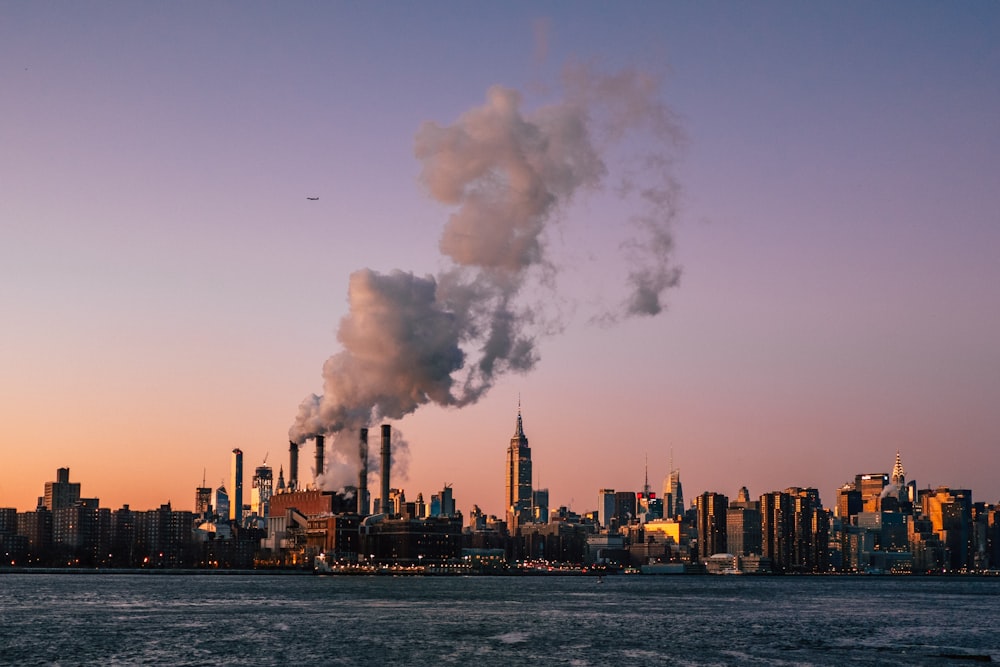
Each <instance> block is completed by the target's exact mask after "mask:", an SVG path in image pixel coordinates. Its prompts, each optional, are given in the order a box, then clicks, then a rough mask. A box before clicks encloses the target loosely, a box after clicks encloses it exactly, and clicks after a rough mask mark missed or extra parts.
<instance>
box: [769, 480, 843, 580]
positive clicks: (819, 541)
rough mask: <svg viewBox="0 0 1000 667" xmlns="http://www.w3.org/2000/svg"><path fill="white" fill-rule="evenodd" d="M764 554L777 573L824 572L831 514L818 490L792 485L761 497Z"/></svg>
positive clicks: (827, 559)
mask: <svg viewBox="0 0 1000 667" xmlns="http://www.w3.org/2000/svg"><path fill="white" fill-rule="evenodd" d="M760 513H761V541H762V543H763V549H762V551H763V555H764V556H767V557H768V558H770V559H771V564H772V566H773V567H774V569H775V570H776V571H778V572H792V571H798V572H825V571H826V570H827V568H828V567H829V541H830V539H829V538H830V515H829V512H827V511H826V510H825V509H823V504H822V502H820V499H819V492H818V491H817V490H816V489H812V488H809V489H800V488H798V487H791V488H788V489H785V490H784V491H775V492H773V493H765V494H764V495H762V496H761V497H760Z"/></svg>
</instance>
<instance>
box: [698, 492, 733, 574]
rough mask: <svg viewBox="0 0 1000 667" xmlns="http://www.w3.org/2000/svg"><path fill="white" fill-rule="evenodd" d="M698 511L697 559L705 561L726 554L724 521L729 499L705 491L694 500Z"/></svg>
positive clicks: (725, 527) (719, 494)
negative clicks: (716, 555)
mask: <svg viewBox="0 0 1000 667" xmlns="http://www.w3.org/2000/svg"><path fill="white" fill-rule="evenodd" d="M695 509H696V510H697V511H698V557H699V558H700V559H707V558H709V557H710V556H713V555H715V554H723V553H726V552H727V549H728V545H727V544H726V529H727V526H726V520H727V514H726V512H727V510H728V509H729V498H727V497H726V496H724V495H723V494H721V493H712V492H709V491H706V492H705V493H703V494H701V495H700V496H698V497H697V498H695Z"/></svg>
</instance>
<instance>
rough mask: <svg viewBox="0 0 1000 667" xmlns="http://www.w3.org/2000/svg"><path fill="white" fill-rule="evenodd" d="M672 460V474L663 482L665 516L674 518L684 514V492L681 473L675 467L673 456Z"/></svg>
mask: <svg viewBox="0 0 1000 667" xmlns="http://www.w3.org/2000/svg"><path fill="white" fill-rule="evenodd" d="M670 459H671V466H670V468H671V469H670V474H669V475H667V478H666V479H665V480H663V516H665V517H670V518H674V517H677V516H680V515H682V514H684V492H683V490H682V489H681V471H680V469H679V468H674V467H673V456H671V457H670Z"/></svg>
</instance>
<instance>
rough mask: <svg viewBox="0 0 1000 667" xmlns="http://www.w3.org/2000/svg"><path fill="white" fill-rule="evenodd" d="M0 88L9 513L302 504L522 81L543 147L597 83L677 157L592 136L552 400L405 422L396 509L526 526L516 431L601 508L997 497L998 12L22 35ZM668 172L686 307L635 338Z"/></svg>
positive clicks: (120, 23) (195, 17)
mask: <svg viewBox="0 0 1000 667" xmlns="http://www.w3.org/2000/svg"><path fill="white" fill-rule="evenodd" d="M0 55H2V57H0V72H2V76H0V81H2V82H3V84H2V92H0V272H2V274H0V307H2V312H3V326H2V327H0V341H2V345H0V370H2V376H0V377H2V382H0V462H2V469H3V473H4V474H3V475H2V477H0V506H2V507H16V508H18V509H19V510H21V511H24V510H28V509H32V508H34V506H35V502H36V498H37V496H39V495H41V494H42V492H43V485H44V483H45V482H46V481H50V480H53V479H55V471H56V469H57V468H59V467H69V468H70V470H71V479H72V480H73V481H78V482H81V483H82V485H83V488H82V492H83V495H84V496H86V497H95V496H96V497H99V498H100V499H101V502H102V506H105V507H111V508H117V507H120V506H121V505H122V504H123V503H128V504H130V505H131V507H132V508H133V509H149V508H153V507H157V506H159V505H160V504H161V503H165V502H168V501H170V502H171V503H172V504H173V506H174V508H175V509H192V508H193V504H194V489H195V487H196V486H200V485H201V482H202V476H203V473H204V475H205V478H206V481H207V483H208V484H209V485H210V486H213V487H214V486H218V485H219V484H220V483H221V482H223V481H225V483H226V484H227V485H228V475H229V457H230V452H231V450H232V449H233V448H234V447H239V448H241V449H242V450H243V452H244V453H245V457H246V458H245V464H244V466H245V469H246V470H247V471H248V472H247V478H246V481H245V485H246V486H247V487H249V476H250V474H252V470H253V468H254V467H255V466H256V465H259V464H260V463H261V462H262V461H263V460H264V459H265V457H267V463H268V465H271V466H273V467H274V470H275V475H277V472H278V467H279V466H282V465H283V466H285V469H286V471H287V466H288V437H289V435H288V434H289V428H290V426H292V424H293V422H294V421H295V419H296V415H297V413H298V411H299V406H300V403H301V402H302V401H303V399H305V398H307V397H309V396H310V395H312V394H322V393H323V389H324V384H323V382H324V380H323V377H322V370H323V365H324V363H325V362H326V361H327V359H328V358H330V357H331V356H333V355H337V354H338V353H340V352H341V351H342V344H341V342H339V340H338V338H337V331H338V328H339V326H340V322H341V320H342V318H344V317H345V316H346V315H348V286H349V281H350V279H351V275H352V274H354V273H355V272H357V271H359V270H362V269H371V270H373V271H376V272H378V273H379V274H380V275H383V274H384V275H388V274H391V272H392V271H394V270H397V269H398V270H402V271H405V272H410V273H412V274H413V275H414V276H416V277H418V278H424V277H427V276H432V275H433V276H439V275H442V272H445V271H447V270H448V268H449V262H450V260H449V259H448V258H447V257H445V256H443V255H442V252H441V249H440V248H439V244H440V242H441V239H442V230H443V229H444V228H445V225H446V223H447V222H448V221H449V218H450V217H451V216H452V215H453V214H455V213H456V210H457V208H456V205H455V204H454V202H448V201H443V200H442V198H441V197H438V198H435V197H434V196H432V195H433V193H432V192H430V190H432V189H433V188H432V187H431V186H430V185H429V184H428V182H427V177H426V172H425V171H424V170H425V168H426V165H425V163H424V162H422V160H421V157H420V155H419V153H420V146H422V145H423V140H424V139H425V138H426V136H427V135H425V134H422V133H423V132H427V131H428V130H427V128H429V127H437V128H438V129H442V128H455V127H457V126H459V125H460V124H462V123H463V122H465V121H466V120H468V119H469V118H471V116H470V112H472V111H473V110H476V109H482V108H484V107H485V105H487V104H489V103H490V102H489V101H491V100H495V98H494V97H490V92H489V91H491V87H493V86H502V87H503V88H502V90H506V91H509V92H512V93H513V92H514V91H516V93H517V94H519V95H520V106H519V112H520V113H521V114H523V115H524V117H526V118H537V117H540V116H542V115H543V114H544V112H543V111H541V110H543V109H545V108H549V107H550V106H551V105H554V104H559V103H560V102H561V101H563V100H565V99H567V95H568V93H567V89H566V85H565V83H564V81H565V79H564V73H565V72H566V71H567V68H571V69H572V68H577V70H579V69H581V68H583V69H587V70H588V71H591V72H598V73H605V74H607V75H609V76H615V75H616V74H621V73H630V74H632V75H635V76H638V77H641V80H642V81H649V82H655V83H657V84H658V87H657V88H655V89H652V90H646V92H647V93H649V95H650V99H651V100H652V101H653V102H654V103H655V104H656V105H659V106H658V107H657V108H659V109H660V110H661V111H664V112H666V116H664V117H663V118H665V119H666V120H667V124H668V125H669V127H670V130H671V132H669V133H668V134H667V135H663V134H657V133H656V132H654V131H653V127H652V126H651V125H643V124H641V123H639V124H636V126H635V127H634V128H632V130H633V131H632V133H631V134H628V135H625V136H623V137H621V140H620V142H619V143H617V144H614V145H613V146H612V142H610V140H609V141H607V142H605V141H604V139H607V138H608V137H610V136H611V135H612V133H611V132H610V131H609V130H608V126H606V125H601V120H602V118H601V117H600V116H599V115H598V114H597V113H596V112H595V114H594V115H593V116H586V117H585V119H586V120H587V121H588V122H591V121H592V122H593V123H594V125H593V128H592V129H593V135H592V138H593V140H594V146H595V149H596V150H599V151H600V158H601V160H602V161H603V163H604V164H606V166H607V167H608V169H607V178H605V179H604V180H601V181H600V182H599V183H597V182H595V183H591V185H592V186H593V187H585V188H581V189H579V190H577V191H575V192H574V193H573V194H572V195H571V196H567V197H566V198H565V201H564V202H562V203H561V205H560V207H559V208H558V210H557V211H555V212H554V213H553V215H552V216H551V217H550V219H548V220H546V227H545V229H544V232H543V233H542V235H541V236H539V244H540V246H539V247H540V248H541V249H542V250H543V251H544V253H545V254H544V256H545V258H546V261H545V263H544V266H542V267H541V268H542V269H544V270H538V271H536V272H535V274H534V275H533V276H532V280H531V281H530V282H528V283H526V284H525V287H524V288H523V289H522V290H521V291H520V292H519V294H518V298H519V299H520V303H522V304H530V307H531V308H532V310H531V312H532V313H533V314H534V315H535V318H534V319H533V320H531V321H530V322H525V323H524V324H525V326H526V327H527V328H526V329H525V331H527V332H530V334H531V335H532V336H533V339H532V340H533V341H534V342H535V344H536V347H535V348H534V352H535V354H536V356H537V359H536V361H535V363H534V364H533V367H531V368H530V370H527V371H524V372H519V371H518V370H517V367H516V365H515V368H514V369H512V370H511V371H510V372H502V371H501V372H498V373H497V374H496V377H495V378H493V380H492V382H491V384H490V386H489V387H488V391H485V394H484V396H483V397H482V398H481V399H479V400H478V401H477V402H473V403H471V404H469V405H467V406H465V407H461V408H458V407H454V406H451V407H443V406H440V405H436V404H433V403H432V404H428V405H423V406H422V407H419V409H417V410H416V411H415V412H413V413H412V414H409V415H407V416H405V417H402V418H400V419H394V420H391V423H392V424H393V426H394V427H395V428H397V429H398V430H399V431H400V432H401V433H402V434H403V437H404V438H405V440H406V442H407V443H408V456H407V457H406V458H407V460H405V461H400V465H399V470H398V473H399V474H398V475H396V476H395V477H394V478H393V479H392V485H393V486H396V487H402V488H404V489H405V490H406V493H407V497H408V498H410V499H412V498H415V496H416V494H417V492H418V491H420V492H423V494H424V497H425V499H429V497H430V494H432V493H435V492H437V491H439V490H440V489H441V487H442V485H443V484H445V483H451V484H453V486H454V493H455V497H456V500H457V503H458V507H459V508H460V509H461V510H462V511H463V512H466V513H467V512H468V510H469V509H470V508H471V506H472V504H473V503H476V504H478V505H479V506H480V507H481V508H482V509H483V510H484V511H486V512H488V513H493V514H498V515H502V513H503V506H502V505H503V492H504V455H505V450H506V447H507V444H508V442H509V439H510V437H511V435H512V434H513V431H514V425H515V417H516V414H517V409H518V402H519V401H520V404H521V407H522V412H523V418H524V427H525V431H526V434H527V436H528V438H529V440H530V444H531V448H532V454H533V461H534V470H535V474H536V478H537V483H538V485H540V486H541V487H547V488H548V489H549V490H550V501H551V504H552V505H553V506H558V505H568V506H571V507H572V508H573V509H574V510H576V511H579V512H584V511H588V510H591V509H595V508H596V506H597V491H598V489H600V488H614V489H617V490H633V491H635V490H640V489H641V486H642V484H643V474H644V468H643V466H644V461H646V460H647V457H648V470H649V478H650V483H651V485H652V486H653V488H654V490H656V491H660V489H661V485H662V480H663V478H664V476H666V474H667V473H668V469H669V466H670V459H671V452H672V453H673V463H674V466H675V467H677V468H679V469H680V471H681V479H682V481H683V484H684V490H685V495H686V496H687V497H688V498H689V499H690V498H693V497H694V496H695V495H697V494H698V493H701V492H702V491H718V492H721V493H725V494H727V495H729V496H731V497H733V496H735V494H736V492H737V490H738V488H739V487H740V486H743V485H746V486H747V487H748V488H749V490H750V493H751V495H752V496H753V497H756V496H758V495H760V494H761V493H765V492H769V491H774V490H780V489H784V488H786V487H789V486H803V487H806V486H812V487H816V488H818V489H819V490H820V494H821V497H822V499H823V501H824V504H825V505H826V506H828V507H829V506H832V505H833V504H834V500H835V496H834V492H835V489H836V488H838V487H839V486H840V485H841V484H843V483H844V482H846V481H848V480H853V478H854V475H855V474H857V473H868V472H889V471H890V470H891V468H892V463H893V460H894V457H895V454H896V450H897V449H898V450H899V451H900V453H901V456H902V460H903V464H904V467H905V468H906V471H907V478H908V479H915V480H916V481H917V483H918V485H919V486H920V487H921V488H924V487H927V486H939V485H948V486H952V487H958V488H971V489H972V490H973V495H974V499H975V500H983V501H989V502H997V501H1000V474H998V470H1000V465H998V464H1000V403H998V401H1000V3H996V2H992V1H990V2H985V1H980V2H976V1H973V2H959V3H943V2H913V1H906V2H877V3H873V2H836V3H834V2H830V3H796V2H780V3H776V2H757V3H741V2H699V3H693V2H624V3H609V2H586V1H581V2H515V3H492V4H491V3H462V2H433V3H340V2H293V3H259V2H239V3H235V2H233V3H225V2H217V3H200V2H176V3H173V2H172V3H123V2H52V3H15V2H5V3H2V4H0ZM493 90H498V89H493ZM611 97H612V98H614V94H612V95H611ZM619 101H620V98H619ZM427 123H433V124H435V125H433V126H431V125H427ZM643 155H655V156H657V157H659V158H661V159H662V161H661V162H659V163H657V164H659V165H660V166H661V167H663V169H664V172H663V173H665V174H667V175H668V176H669V178H670V179H672V180H670V181H669V184H670V185H671V187H672V188H673V189H671V190H670V192H671V197H670V201H669V204H668V206H670V207H673V208H671V211H670V212H671V215H672V217H670V219H669V221H668V222H669V225H670V231H671V233H672V241H673V248H672V250H671V253H670V255H669V266H670V267H674V268H679V269H680V270H681V274H680V275H681V277H680V282H679V284H678V285H677V286H675V287H670V288H668V289H666V290H665V291H664V292H663V293H662V297H663V305H664V306H665V308H664V310H663V311H662V312H660V313H659V314H657V315H655V316H650V315H636V316H632V317H628V316H625V315H624V314H623V312H622V311H621V310H620V307H619V304H621V303H622V302H623V300H627V298H628V295H627V287H626V282H627V277H628V275H629V271H630V270H631V269H633V268H634V266H635V264H636V262H635V252H639V251H642V250H647V249H648V246H644V245H643V244H644V243H645V241H643V240H642V236H641V234H639V230H640V228H636V227H634V226H633V225H631V224H630V223H629V221H630V220H631V219H633V217H634V214H635V209H633V208H630V206H631V204H630V203H629V200H628V199H627V198H626V199H621V198H620V197H619V194H620V193H619V189H620V188H619V186H620V185H621V183H622V182H623V181H621V180H615V178H617V177H621V178H624V179H626V180H627V179H628V178H631V177H632V176H636V175H638V176H637V177H640V176H644V175H648V174H649V169H648V164H649V163H646V162H643V161H642V160H641V159H639V156H643ZM657 173H659V172H657ZM622 174H624V175H625V176H622ZM665 182H666V181H665ZM307 197H318V198H319V199H318V200H317V201H310V200H308V199H307ZM630 242H636V243H637V244H638V246H639V247H638V249H637V248H635V247H630V246H629V243H630ZM536 268H538V267H536ZM520 312H524V311H520ZM328 458H330V459H333V460H334V464H335V465H336V464H337V461H336V457H335V456H330V455H328ZM312 460H313V447H312V444H311V443H309V444H307V445H306V446H305V447H304V448H303V450H302V455H301V464H300V466H301V473H300V476H301V477H305V478H308V477H309V476H310V475H309V466H310V464H311V463H312ZM347 465H350V464H349V463H348V464H347ZM404 474H405V478H403V475H404Z"/></svg>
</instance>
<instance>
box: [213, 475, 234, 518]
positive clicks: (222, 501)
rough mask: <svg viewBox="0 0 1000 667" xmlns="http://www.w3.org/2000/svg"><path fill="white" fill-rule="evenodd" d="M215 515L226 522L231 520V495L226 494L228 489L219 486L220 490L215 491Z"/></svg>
mask: <svg viewBox="0 0 1000 667" xmlns="http://www.w3.org/2000/svg"><path fill="white" fill-rule="evenodd" d="M213 505H215V515H216V516H217V517H219V519H221V520H223V521H225V520H227V519H228V518H229V516H230V514H229V494H228V493H227V492H226V487H225V486H222V485H221V484H220V485H219V488H217V489H216V490H215V501H214V502H213Z"/></svg>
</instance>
